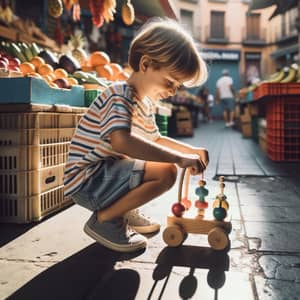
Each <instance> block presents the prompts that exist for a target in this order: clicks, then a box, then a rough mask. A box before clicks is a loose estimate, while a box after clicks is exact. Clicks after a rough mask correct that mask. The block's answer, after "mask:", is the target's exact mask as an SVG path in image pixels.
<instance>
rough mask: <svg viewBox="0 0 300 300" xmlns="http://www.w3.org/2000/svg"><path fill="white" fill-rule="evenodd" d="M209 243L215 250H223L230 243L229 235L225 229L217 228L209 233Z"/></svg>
mask: <svg viewBox="0 0 300 300" xmlns="http://www.w3.org/2000/svg"><path fill="white" fill-rule="evenodd" d="M208 243H209V244H210V246H211V247H212V248H213V249H214V250H223V249H225V248H226V246H227V245H228V243H229V239H228V235H227V233H226V232H225V230H224V229H223V228H220V227H215V228H213V229H211V230H210V231H209V232H208Z"/></svg>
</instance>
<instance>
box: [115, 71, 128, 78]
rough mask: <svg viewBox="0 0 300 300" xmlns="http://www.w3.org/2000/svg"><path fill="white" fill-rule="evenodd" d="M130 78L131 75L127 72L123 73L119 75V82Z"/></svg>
mask: <svg viewBox="0 0 300 300" xmlns="http://www.w3.org/2000/svg"><path fill="white" fill-rule="evenodd" d="M128 78H129V74H128V73H127V72H125V71H122V72H121V73H119V74H118V80H127V79H128Z"/></svg>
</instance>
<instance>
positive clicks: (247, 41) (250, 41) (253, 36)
mask: <svg viewBox="0 0 300 300" xmlns="http://www.w3.org/2000/svg"><path fill="white" fill-rule="evenodd" d="M266 42H267V39H266V29H265V28H263V29H262V28H261V29H260V30H259V31H258V32H248V31H247V30H246V28H243V29H242V43H243V45H244V46H254V47H262V46H265V45H266Z"/></svg>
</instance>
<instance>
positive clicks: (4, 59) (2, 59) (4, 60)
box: [0, 56, 9, 65]
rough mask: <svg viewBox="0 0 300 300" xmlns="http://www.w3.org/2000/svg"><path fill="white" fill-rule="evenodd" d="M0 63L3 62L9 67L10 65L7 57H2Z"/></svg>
mask: <svg viewBox="0 0 300 300" xmlns="http://www.w3.org/2000/svg"><path fill="white" fill-rule="evenodd" d="M0 61H3V62H5V63H6V65H8V64H9V60H8V58H6V57H5V56H1V57H0Z"/></svg>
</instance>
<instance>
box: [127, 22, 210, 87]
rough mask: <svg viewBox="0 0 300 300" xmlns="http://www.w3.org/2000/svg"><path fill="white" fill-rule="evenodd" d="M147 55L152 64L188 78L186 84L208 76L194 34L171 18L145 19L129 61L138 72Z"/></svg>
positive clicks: (194, 82)
mask: <svg viewBox="0 0 300 300" xmlns="http://www.w3.org/2000/svg"><path fill="white" fill-rule="evenodd" d="M144 55H145V56H147V57H148V58H149V61H150V62H151V66H152V67H153V68H155V69H160V68H165V69H166V70H168V71H169V72H170V74H172V75H173V76H174V77H179V78H184V79H186V81H185V82H184V83H183V84H184V85H185V86H187V87H192V86H199V85H201V84H203V83H204V82H205V81H206V79H207V67H206V63H205V62H204V60H203V59H202V57H201V55H200V53H199V51H198V49H197V47H196V45H195V42H194V41H193V38H192V37H191V36H190V35H189V34H188V33H187V32H186V31H185V30H184V29H183V28H182V27H181V26H180V25H179V24H178V23H177V22H175V21H173V20H171V19H155V20H154V21H153V20H152V21H150V22H148V23H146V24H145V25H144V26H143V27H142V28H141V29H140V31H139V32H138V33H137V35H136V36H135V38H134V39H133V40H132V42H131V45H130V49H129V58H128V62H129V65H130V66H131V68H132V69H133V70H134V71H135V72H138V71H139V63H140V60H141V58H142V57H143V56H144Z"/></svg>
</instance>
